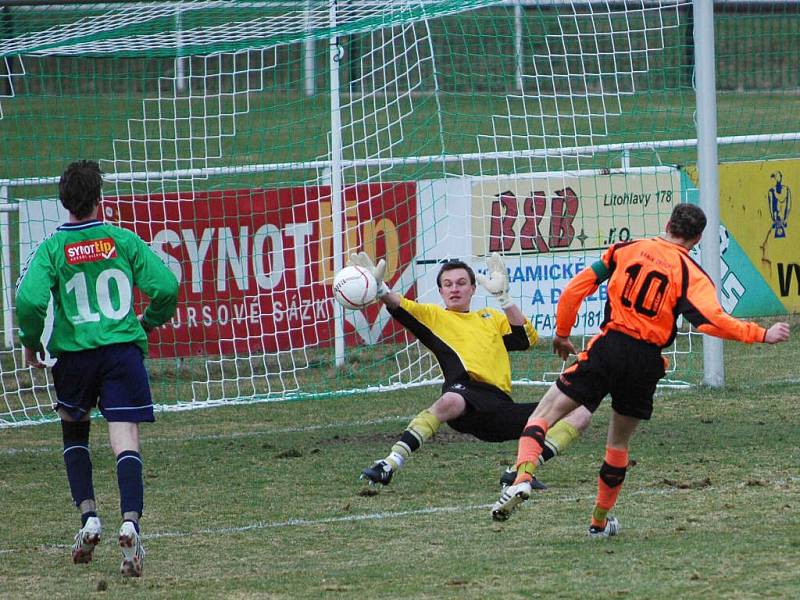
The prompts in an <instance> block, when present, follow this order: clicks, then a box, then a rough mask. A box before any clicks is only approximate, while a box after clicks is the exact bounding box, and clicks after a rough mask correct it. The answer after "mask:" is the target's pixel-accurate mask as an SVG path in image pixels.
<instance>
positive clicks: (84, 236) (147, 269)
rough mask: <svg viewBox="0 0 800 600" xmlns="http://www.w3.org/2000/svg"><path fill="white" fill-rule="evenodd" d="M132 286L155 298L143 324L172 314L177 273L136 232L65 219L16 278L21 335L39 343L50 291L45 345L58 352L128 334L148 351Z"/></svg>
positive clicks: (125, 339) (126, 338)
mask: <svg viewBox="0 0 800 600" xmlns="http://www.w3.org/2000/svg"><path fill="white" fill-rule="evenodd" d="M134 287H137V288H139V289H140V290H141V291H142V292H144V293H145V294H147V296H149V298H150V304H149V305H148V307H147V308H146V310H145V311H144V314H143V316H142V322H143V324H144V325H145V326H147V327H148V328H152V327H157V326H159V325H162V324H163V323H166V322H167V320H169V319H170V318H171V317H172V315H173V314H174V312H175V306H176V304H177V301H178V281H177V279H175V275H173V273H172V271H170V270H169V268H167V266H166V265H165V264H164V263H163V262H162V261H161V259H160V258H159V257H158V256H156V254H155V253H154V252H153V251H152V250H151V249H150V247H149V246H148V245H147V244H146V243H145V242H144V240H142V239H141V238H140V237H139V236H138V235H136V234H135V233H133V232H132V231H128V230H126V229H121V228H120V227H116V226H114V225H108V224H106V223H102V222H100V221H95V220H92V221H85V222H82V223H66V224H64V225H61V226H60V227H59V228H58V229H57V230H56V231H55V232H53V233H52V234H51V235H50V236H48V237H47V238H46V239H45V240H44V241H43V242H42V243H41V245H40V246H39V247H38V248H37V249H36V251H35V252H34V253H33V254H32V255H31V257H30V258H29V259H28V263H27V265H26V266H25V267H24V268H23V270H22V273H21V275H20V277H19V280H18V281H17V298H16V312H17V319H18V322H19V337H20V340H21V342H22V344H23V345H24V346H25V347H27V348H31V349H34V350H39V349H41V347H42V343H41V337H42V331H43V330H44V323H45V316H46V314H47V306H48V304H49V302H50V297H51V295H52V298H53V312H54V322H53V333H52V335H51V336H50V342H49V343H48V345H47V349H48V351H49V352H50V354H52V355H53V356H58V355H59V354H60V353H61V352H76V351H80V350H88V349H91V348H98V347H100V346H107V345H109V344H119V343H126V342H132V343H135V344H137V345H138V346H139V347H140V348H141V349H142V352H144V353H147V334H146V333H145V331H144V329H143V328H142V324H140V323H139V319H138V318H137V316H136V314H135V313H134V306H133V304H134V303H133V288H134Z"/></svg>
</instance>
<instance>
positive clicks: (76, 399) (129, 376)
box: [53, 344, 155, 423]
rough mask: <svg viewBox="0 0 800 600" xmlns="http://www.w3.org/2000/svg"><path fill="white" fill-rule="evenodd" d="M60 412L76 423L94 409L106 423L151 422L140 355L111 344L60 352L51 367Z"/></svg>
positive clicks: (128, 347)
mask: <svg viewBox="0 0 800 600" xmlns="http://www.w3.org/2000/svg"><path fill="white" fill-rule="evenodd" d="M53 382H54V384H55V388H56V397H57V398H58V402H57V403H56V406H55V407H54V408H61V409H63V410H65V411H67V413H69V415H70V416H71V417H72V418H73V419H75V420H76V421H80V420H81V419H82V418H83V417H84V416H85V415H86V414H88V413H89V411H90V410H92V408H94V407H95V406H97V407H98V408H99V409H100V412H101V413H103V416H104V417H105V418H106V420H107V421H122V422H127V423H139V422H142V421H148V422H152V421H154V420H155V418H154V417H153V400H152V398H151V396H150V383H149V382H148V380H147V370H146V369H145V367H144V357H143V356H142V351H141V349H140V348H139V346H137V345H136V344H111V345H109V346H102V347H100V348H94V349H92V350H82V351H80V352H63V353H61V354H60V355H59V356H58V360H57V361H56V364H55V366H53Z"/></svg>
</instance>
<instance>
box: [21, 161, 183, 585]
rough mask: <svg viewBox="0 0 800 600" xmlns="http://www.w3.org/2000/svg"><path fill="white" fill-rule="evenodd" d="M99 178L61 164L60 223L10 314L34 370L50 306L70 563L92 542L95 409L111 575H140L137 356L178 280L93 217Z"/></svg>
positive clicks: (26, 272)
mask: <svg viewBox="0 0 800 600" xmlns="http://www.w3.org/2000/svg"><path fill="white" fill-rule="evenodd" d="M102 184H103V180H102V174H101V172H100V168H99V166H98V165H97V163H96V162H92V161H85V160H84V161H80V162H76V163H73V164H71V165H70V166H69V167H68V168H67V170H66V171H65V172H64V174H63V175H62V177H61V181H60V182H59V198H60V200H61V203H62V204H63V205H64V208H66V209H67V210H68V211H69V213H70V219H69V222H68V223H65V224H63V225H61V226H60V227H58V229H57V230H56V231H55V232H54V233H53V234H52V235H50V236H48V237H47V238H46V239H45V240H44V241H43V242H42V243H41V244H40V245H39V247H38V248H37V249H36V251H35V252H34V253H33V254H32V255H31V257H30V258H29V259H28V263H27V265H26V266H25V267H24V268H23V270H22V273H21V275H20V278H19V281H18V282H17V295H16V312H17V318H18V321H19V335H20V340H21V342H22V345H23V346H24V348H25V350H24V352H25V360H26V362H27V363H28V364H29V365H31V366H33V367H37V368H43V367H44V366H45V365H44V363H42V361H41V359H40V356H41V354H42V353H43V351H44V348H43V345H42V334H43V331H44V324H45V316H46V314H47V307H48V304H49V303H50V299H51V297H52V301H53V312H54V320H53V331H52V335H51V336H50V339H49V341H48V342H47V350H48V351H49V352H50V354H51V355H52V356H54V357H56V359H57V360H56V363H55V366H53V381H54V384H55V390H56V397H57V404H56V406H55V407H54V408H55V410H56V411H57V413H58V415H59V416H60V417H61V428H62V432H63V439H64V464H65V466H66V470H67V479H68V481H69V486H70V491H71V492H72V498H73V500H74V502H75V505H76V506H77V507H78V509H79V510H80V512H81V523H82V527H81V529H80V531H79V532H78V534H77V535H76V536H75V544H74V545H73V547H72V559H73V561H74V562H75V563H87V562H89V561H91V560H92V553H93V551H94V548H95V546H96V545H97V543H98V542H99V541H100V534H101V527H100V520H99V519H98V517H97V512H96V505H95V497H94V488H93V484H92V463H91V459H90V455H89V426H90V421H89V415H90V411H91V410H92V408H93V407H95V406H97V407H98V408H99V409H100V412H101V413H102V414H103V416H104V417H105V418H106V420H107V421H108V434H109V438H110V441H111V449H112V451H113V452H114V454H115V456H116V458H117V481H118V484H119V493H120V509H121V511H122V519H123V522H122V527H121V528H120V532H119V543H120V546H121V547H122V554H123V562H122V567H121V571H122V574H123V575H125V576H135V577H138V576H140V575H141V573H142V564H143V559H144V549H143V548H142V545H141V541H140V536H139V518H140V517H141V514H142V508H143V505H144V500H143V498H144V485H143V481H142V457H141V455H140V453H139V423H140V422H143V421H149V422H152V421H153V420H154V417H153V402H152V399H151V396H150V385H149V383H148V379H147V371H146V370H145V366H144V360H143V357H144V355H145V353H146V352H147V334H148V332H149V331H150V330H152V329H153V328H154V327H158V326H159V325H162V324H163V323H165V322H166V321H167V320H169V319H170V318H171V317H172V315H173V313H174V312H175V306H176V304H177V299H178V282H177V280H176V279H175V276H174V275H173V274H172V271H170V270H169V269H168V268H167V267H166V265H164V263H163V262H162V261H161V259H159V258H158V256H156V254H155V253H153V251H152V250H151V249H150V247H149V246H148V245H147V244H146V243H145V242H144V241H143V240H142V239H141V238H140V237H139V236H137V235H136V234H135V233H133V232H131V231H128V230H125V229H121V228H119V227H116V226H113V225H109V224H106V223H103V222H102V221H100V220H99V219H98V214H99V204H100V199H101V193H100V190H101V187H102ZM134 287H137V288H139V289H140V290H141V291H142V292H144V293H145V294H147V296H148V297H149V298H150V304H149V305H148V306H147V308H146V309H145V311H144V313H143V314H142V316H141V317H137V316H136V314H135V313H134V296H133V290H134Z"/></svg>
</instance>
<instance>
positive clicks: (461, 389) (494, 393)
mask: <svg viewBox="0 0 800 600" xmlns="http://www.w3.org/2000/svg"><path fill="white" fill-rule="evenodd" d="M445 392H453V393H455V394H459V395H460V396H461V397H462V398H464V400H465V401H466V403H467V411H466V412H465V413H464V414H463V415H461V416H460V417H458V418H457V419H451V420H450V421H448V422H447V424H448V425H450V427H452V428H453V429H455V430H456V431H459V432H461V433H468V434H469V435H473V436H475V437H476V438H478V439H479V440H483V441H484V442H505V441H508V440H516V439H519V436H520V435H522V430H523V429H524V428H525V424H526V423H527V422H528V418H529V417H530V416H531V413H532V412H533V409H534V408H536V403H530V404H517V403H516V402H514V401H513V400H512V399H511V396H509V395H508V394H506V393H505V392H503V391H502V390H500V389H498V388H496V387H494V386H493V385H488V384H485V383H478V382H476V381H466V382H457V383H451V384H447V383H445V385H444V386H442V393H443V394H444V393H445Z"/></svg>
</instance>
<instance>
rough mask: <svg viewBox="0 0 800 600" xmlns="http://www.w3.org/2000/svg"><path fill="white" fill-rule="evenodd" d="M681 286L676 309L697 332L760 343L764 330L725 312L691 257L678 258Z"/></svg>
mask: <svg viewBox="0 0 800 600" xmlns="http://www.w3.org/2000/svg"><path fill="white" fill-rule="evenodd" d="M682 270H683V285H682V287H683V289H682V290H681V296H680V298H679V300H678V304H677V306H676V310H677V311H678V312H679V313H682V314H683V316H684V317H686V319H687V320H688V321H689V322H690V323H691V324H692V325H694V326H695V328H696V329H697V330H698V331H700V332H701V333H705V334H708V335H713V336H715V337H719V338H723V339H726V340H736V341H739V342H745V343H747V344H753V343H755V342H763V341H764V338H765V337H766V335H767V330H766V329H764V328H763V327H761V326H760V325H758V324H757V323H752V322H750V321H742V320H740V319H736V318H735V317H732V316H730V315H729V314H727V313H726V312H725V311H724V310H723V308H722V306H720V304H719V301H718V300H717V290H716V288H715V287H714V284H713V283H712V281H711V279H710V278H709V276H708V275H707V274H706V273H705V271H703V270H702V269H701V268H700V266H699V265H697V263H695V262H694V261H693V260H692V259H691V258H688V257H686V258H684V259H683V260H682Z"/></svg>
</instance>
